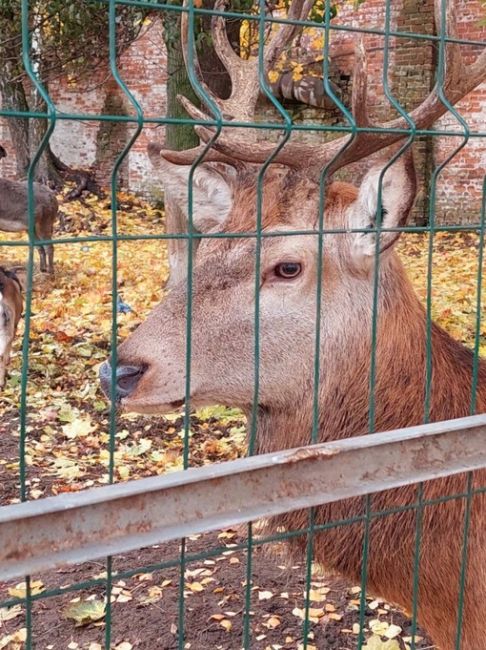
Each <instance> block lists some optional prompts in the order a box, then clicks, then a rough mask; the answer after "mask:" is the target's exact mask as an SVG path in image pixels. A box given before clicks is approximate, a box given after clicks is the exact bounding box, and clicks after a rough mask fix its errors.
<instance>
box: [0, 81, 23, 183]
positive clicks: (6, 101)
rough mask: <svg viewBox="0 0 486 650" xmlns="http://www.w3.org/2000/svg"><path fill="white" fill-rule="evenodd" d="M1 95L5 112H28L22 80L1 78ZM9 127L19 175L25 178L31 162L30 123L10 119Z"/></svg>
mask: <svg viewBox="0 0 486 650" xmlns="http://www.w3.org/2000/svg"><path fill="white" fill-rule="evenodd" d="M0 93H1V95H2V108H3V109H4V110H8V111H25V112H28V110H29V105H28V104H27V98H26V96H25V90H24V86H23V84H22V81H21V80H16V81H12V80H11V79H8V78H6V77H0ZM7 126H8V130H9V133H10V139H11V141H12V144H13V146H14V151H15V159H16V166H17V175H18V176H20V177H23V176H25V174H26V173H27V168H28V166H29V162H30V153H29V121H28V119H27V118H23V117H8V118H7Z"/></svg>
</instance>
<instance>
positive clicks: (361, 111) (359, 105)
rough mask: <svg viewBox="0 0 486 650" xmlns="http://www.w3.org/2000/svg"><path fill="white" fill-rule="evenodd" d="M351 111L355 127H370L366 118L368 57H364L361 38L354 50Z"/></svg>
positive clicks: (364, 50) (363, 45) (363, 46)
mask: <svg viewBox="0 0 486 650" xmlns="http://www.w3.org/2000/svg"><path fill="white" fill-rule="evenodd" d="M351 110H352V111H353V116H354V121H355V122H356V125H357V126H359V127H366V126H370V120H369V117H368V57H367V56H366V48H365V44H364V38H363V37H362V36H361V37H360V38H359V39H358V42H357V44H356V48H355V62H354V73H353V90H352V94H351Z"/></svg>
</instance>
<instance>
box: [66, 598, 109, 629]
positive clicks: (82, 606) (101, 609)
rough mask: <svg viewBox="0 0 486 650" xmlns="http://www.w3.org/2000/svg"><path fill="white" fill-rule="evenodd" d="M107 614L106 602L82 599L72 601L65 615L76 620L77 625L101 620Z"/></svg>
mask: <svg viewBox="0 0 486 650" xmlns="http://www.w3.org/2000/svg"><path fill="white" fill-rule="evenodd" d="M105 614H106V606H105V603H104V602H103V601H101V600H96V599H95V600H84V601H83V600H81V601H78V602H76V603H70V604H69V605H68V607H67V608H66V609H65V610H64V616H65V617H66V618H70V619H72V620H73V621H75V623H76V626H81V625H89V624H90V623H93V622H94V621H99V620H101V619H102V618H104V616H105Z"/></svg>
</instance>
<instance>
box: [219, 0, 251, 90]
mask: <svg viewBox="0 0 486 650" xmlns="http://www.w3.org/2000/svg"><path fill="white" fill-rule="evenodd" d="M226 4H227V0H216V2H215V3H214V9H215V10H216V11H221V12H224V11H225V10H226ZM211 32H212V35H213V42H214V49H215V50H216V54H217V55H218V58H219V59H220V61H221V63H222V64H223V65H224V67H225V68H226V70H227V72H228V74H229V75H230V78H231V79H232V78H233V74H232V73H234V71H235V70H239V69H240V68H245V67H247V66H249V65H250V61H249V60H248V61H247V60H245V59H242V58H241V57H240V56H238V54H237V53H236V52H235V51H234V49H233V48H232V47H231V43H230V41H229V38H228V32H227V31H226V26H225V19H224V17H223V16H222V15H215V16H213V17H212V20H211Z"/></svg>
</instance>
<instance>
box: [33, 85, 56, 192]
mask: <svg viewBox="0 0 486 650" xmlns="http://www.w3.org/2000/svg"><path fill="white" fill-rule="evenodd" d="M34 93H35V106H34V110H35V111H39V112H42V113H46V112H47V105H46V103H45V101H44V100H43V99H42V97H40V95H39V94H38V93H37V91H34ZM29 126H30V132H29V144H30V155H31V156H32V157H33V156H34V155H35V153H36V152H37V150H38V148H39V145H40V143H41V141H42V138H43V137H44V135H45V133H46V131H47V127H48V121H47V119H44V118H35V119H31V120H30V125H29ZM34 178H35V180H36V181H39V182H40V183H45V184H47V185H50V186H51V187H53V188H56V189H60V188H61V187H62V186H63V180H62V178H61V176H60V175H59V173H58V171H57V169H56V165H55V163H54V158H53V156H52V154H51V148H50V145H49V143H48V144H47V146H46V147H45V148H44V150H43V152H42V154H41V156H40V158H39V160H38V163H37V166H36V169H35V174H34Z"/></svg>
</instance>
